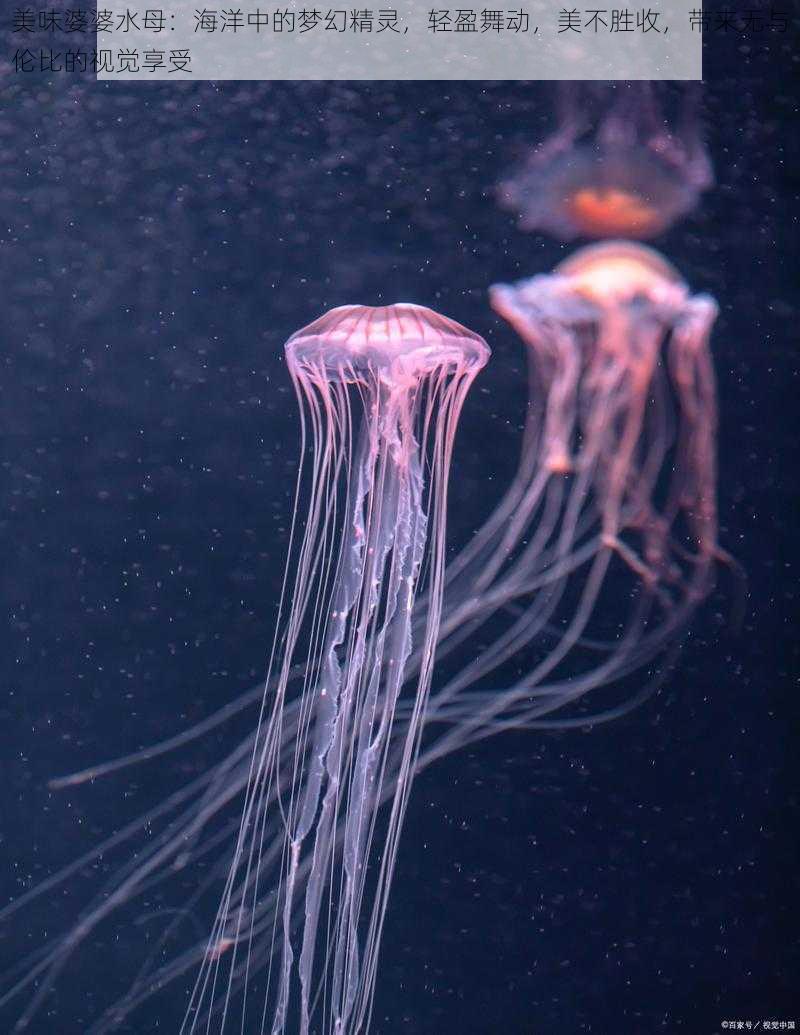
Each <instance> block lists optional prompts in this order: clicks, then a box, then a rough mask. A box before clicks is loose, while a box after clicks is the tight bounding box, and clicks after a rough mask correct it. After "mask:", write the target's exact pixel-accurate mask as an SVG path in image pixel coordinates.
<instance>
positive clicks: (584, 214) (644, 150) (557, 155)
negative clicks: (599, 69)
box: [498, 82, 712, 241]
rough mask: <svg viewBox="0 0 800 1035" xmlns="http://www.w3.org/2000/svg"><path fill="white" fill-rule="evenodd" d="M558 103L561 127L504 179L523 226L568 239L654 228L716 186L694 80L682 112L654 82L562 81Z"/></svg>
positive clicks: (502, 193)
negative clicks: (671, 114)
mask: <svg viewBox="0 0 800 1035" xmlns="http://www.w3.org/2000/svg"><path fill="white" fill-rule="evenodd" d="M558 107H559V127H558V129H557V130H556V132H555V133H553V134H552V136H550V137H549V138H547V139H546V140H545V141H544V142H543V143H542V144H541V145H540V146H539V147H538V148H536V149H535V150H534V151H533V153H532V154H531V155H530V157H529V158H528V159H527V161H526V162H525V164H524V165H523V166H522V167H521V168H519V169H518V170H517V171H516V172H515V173H514V174H513V175H512V176H511V177H510V178H509V179H508V180H506V181H505V182H503V183H502V184H500V186H499V188H498V195H499V200H500V203H501V204H502V205H504V206H505V207H506V208H510V209H512V210H513V211H515V212H518V213H519V217H520V219H519V223H520V226H521V227H522V228H523V229H524V230H543V231H544V232H546V233H549V234H552V235H553V236H554V237H558V238H560V239H561V240H565V241H568V240H571V239H573V238H575V237H595V238H602V237H627V238H636V239H646V238H650V237H655V236H657V235H658V234H660V233H662V232H663V231H664V230H666V229H668V228H669V227H670V226H671V225H672V224H673V223H674V222H676V220H678V219H679V218H681V217H682V216H684V215H686V214H687V213H688V212H690V211H691V210H692V209H693V208H694V207H695V204H696V202H697V198H698V196H699V195H700V193H701V192H702V191H704V190H706V189H707V188H708V187H709V186H711V183H712V172H711V163H710V161H709V158H708V154H707V151H706V148H705V145H704V143H703V140H702V136H701V133H700V122H699V118H698V115H697V93H696V91H695V90H694V89H693V88H689V89H688V90H687V91H686V92H685V93H684V94H683V96H682V97H681V98H680V101H679V111H678V113H677V115H676V117H675V119H674V120H669V119H668V118H667V117H666V115H665V110H666V108H667V98H666V97H664V96H662V95H659V94H657V93H656V87H655V86H654V84H653V83H647V82H641V83H624V84H616V85H614V86H609V87H605V88H603V87H598V86H597V85H596V84H589V83H584V84H577V83H569V84H564V85H563V86H562V88H561V92H560V94H559V106H558Z"/></svg>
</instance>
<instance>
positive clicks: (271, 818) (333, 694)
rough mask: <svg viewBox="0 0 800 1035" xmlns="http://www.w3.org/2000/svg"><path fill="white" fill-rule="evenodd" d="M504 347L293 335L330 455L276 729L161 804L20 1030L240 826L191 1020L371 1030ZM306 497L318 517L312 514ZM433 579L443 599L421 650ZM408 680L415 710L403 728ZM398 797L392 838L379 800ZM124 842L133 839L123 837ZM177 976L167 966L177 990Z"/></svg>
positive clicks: (295, 356) (42, 972) (322, 465)
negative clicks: (480, 401) (474, 412)
mask: <svg viewBox="0 0 800 1035" xmlns="http://www.w3.org/2000/svg"><path fill="white" fill-rule="evenodd" d="M488 356H489V349H488V347H487V345H486V344H485V342H484V341H483V339H482V338H480V337H479V336H478V335H477V334H473V333H472V332H471V331H469V330H467V329H466V328H464V327H462V326H460V325H459V324H457V323H455V322H453V321H452V320H448V319H446V318H445V317H443V316H440V315H438V314H437V313H434V312H432V311H431V310H429V309H425V308H422V307H419V306H414V305H405V304H400V305H394V306H388V307H382V308H377V309H371V308H368V307H364V306H343V307H341V308H338V309H334V310H332V311H331V312H329V313H327V314H326V315H325V316H323V317H322V318H321V319H319V320H317V321H316V322H315V323H312V324H310V325H309V326H308V327H305V328H304V329H303V330H301V331H298V332H297V333H296V334H295V335H293V337H292V338H291V339H290V340H289V341H288V342H287V344H286V358H287V363H288V366H289V371H290V373H291V376H292V379H293V381H294V385H295V388H296V391H297V396H298V399H299V401H300V404H301V412H302V440H303V453H304V454H305V451H306V450H305V447H306V445H309V444H310V446H311V456H310V460H308V461H305V460H304V463H303V465H302V466H301V471H300V475H299V480H298V489H297V497H296V501H297V502H296V510H295V521H294V525H293V531H292V537H291V545H290V552H289V560H288V563H287V574H286V578H285V582H284V593H283V599H282V604H281V615H282V618H281V619H279V633H278V634H276V639H275V643H274V645H273V650H272V660H271V662H270V672H269V675H268V677H267V685H268V687H269V691H268V692H266V693H265V694H264V697H263V702H262V706H261V714H260V718H259V721H258V727H257V731H256V734H255V736H254V737H252V738H249V739H248V741H247V742H246V744H245V745H244V746H243V747H240V748H239V749H238V750H237V751H235V752H233V753H232V755H231V756H229V758H228V759H226V760H225V761H224V763H223V764H222V765H221V766H220V767H217V768H215V769H214V770H213V771H212V772H211V773H210V774H207V777H204V778H203V779H201V780H199V781H195V782H194V784H193V785H190V786H189V788H186V789H184V790H183V792H181V793H179V794H178V795H177V796H173V797H172V798H171V799H169V800H168V802H167V803H165V810H156V813H155V814H151V817H150V820H151V821H153V820H157V819H158V818H159V817H160V816H161V815H163V814H164V811H166V812H169V811H170V809H172V808H175V806H180V808H179V811H178V818H177V820H175V821H173V822H172V823H171V825H169V826H168V827H167V829H165V830H163V831H162V832H161V835H160V836H157V837H155V838H154V840H153V841H152V842H151V843H150V844H147V845H144V846H143V851H142V853H141V854H139V855H138V857H137V859H136V860H135V863H134V864H133V865H131V866H128V867H126V868H124V869H123V871H122V872H121V874H120V876H119V880H118V881H117V883H116V885H115V886H114V887H113V889H112V890H111V892H110V893H107V894H105V895H103V896H102V898H101V899H100V900H98V901H97V902H96V903H95V904H94V905H93V906H91V907H90V908H89V910H88V911H87V912H86V913H85V914H84V915H83V916H82V917H81V919H80V920H79V922H78V924H77V925H76V927H75V928H74V929H73V930H72V931H71V932H69V933H68V934H67V935H66V936H65V937H64V938H63V939H61V940H59V941H57V942H56V943H55V944H54V945H48V947H47V950H46V951H45V952H43V953H39V954H37V956H36V957H34V959H33V960H31V961H28V966H27V967H26V969H25V970H24V971H23V973H22V976H21V978H20V980H19V981H18V982H17V986H16V988H12V993H13V992H14V991H18V990H19V989H20V985H23V986H24V985H28V984H29V983H31V982H32V981H37V980H38V981H39V982H40V984H39V988H38V990H37V991H36V994H35V995H34V997H33V1000H32V1002H31V1003H30V1004H29V1006H28V1009H27V1010H26V1012H25V1014H24V1015H23V1017H22V1019H21V1022H20V1024H19V1027H24V1026H25V1024H26V1023H27V1021H28V1020H29V1019H30V1018H31V1017H32V1016H33V1014H34V1013H35V1012H36V1010H37V1009H38V1008H39V1006H40V1005H41V1002H42V998H43V996H44V995H45V994H46V993H47V990H48V989H49V988H50V987H51V986H52V982H53V980H54V979H55V977H56V976H57V974H58V972H59V971H60V970H61V968H62V967H63V966H64V965H65V963H66V962H67V960H68V959H69V956H70V955H71V953H72V952H73V951H74V950H75V949H76V948H77V946H78V945H79V944H80V943H81V942H83V941H84V940H85V939H86V937H87V936H88V934H89V933H90V932H91V931H92V930H93V929H94V928H95V927H96V926H97V924H99V923H100V921H101V920H103V919H104V918H105V917H106V916H108V915H109V914H110V913H111V912H112V911H113V910H115V909H116V908H118V907H119V906H120V905H121V904H123V903H124V902H126V901H129V900H130V899H131V898H132V897H133V896H135V895H136V894H138V893H140V892H141V891H142V890H143V889H144V888H147V887H150V886H152V885H153V884H154V883H157V882H159V881H161V880H163V879H165V875H167V876H168V874H169V870H170V867H173V868H174V867H175V866H176V865H177V866H178V867H180V866H181V865H182V862H183V861H184V860H185V857H186V854H187V852H190V851H191V850H192V847H193V844H194V842H195V839H196V838H197V836H198V835H199V834H200V833H201V832H202V833H203V834H204V836H205V841H204V844H203V846H202V850H201V854H202V852H205V851H206V850H208V849H210V847H213V844H214V841H215V839H221V840H225V839H226V838H227V839H228V840H230V838H231V837H232V838H233V849H232V852H230V853H229V855H228V861H227V862H226V868H227V875H226V876H225V878H224V884H223V892H222V896H221V900H220V902H219V906H218V909H217V913H216V919H215V921H214V923H213V926H212V929H211V932H210V935H209V937H208V939H207V942H206V945H205V950H204V951H203V952H202V954H201V955H199V958H198V952H197V947H196V946H195V947H193V948H192V949H191V950H190V952H189V954H188V957H186V958H183V959H178V960H176V961H175V963H174V965H173V971H172V972H173V973H176V972H177V973H179V972H181V971H182V970H185V969H186V967H187V963H188V962H194V963H195V964H196V963H197V962H199V964H200V966H199V971H198V973H197V978H196V982H195V984H194V990H193V992H192V995H191V999H190V1002H189V1005H188V1008H187V1011H186V1016H185V1020H184V1023H183V1026H182V1028H181V1031H182V1032H187V1033H188V1032H195V1031H200V1030H202V1031H207V1030H209V1029H208V1027H207V1025H211V1024H212V1022H213V1026H214V1030H219V1031H224V1030H225V1031H226V1030H228V1027H226V1025H228V1026H229V1027H230V1029H231V1030H236V1031H240V1030H242V1031H248V1030H252V1031H255V1030H259V1031H263V1030H267V1031H269V1032H271V1033H272V1035H278V1033H280V1032H285V1031H292V1032H299V1033H308V1032H310V1031H311V1030H312V1028H313V1031H315V1032H319V1033H322V1032H326V1033H330V1035H333V1033H336V1035H345V1033H347V1032H355V1031H360V1030H362V1029H363V1027H364V1026H365V1023H366V1019H367V1018H368V1016H369V1013H370V1010H371V1003H372V996H373V990H374V985H375V977H376V965H377V956H378V947H379V943H380V938H381V931H382V928H383V922H384V916H385V912H386V906H387V900H388V895H389V888H390V884H391V879H392V873H393V870H394V863H395V855H396V851H397V845H398V838H399V836H400V830H401V827H402V823H403V816H404V814H405V811H406V805H407V802H408V796H409V792H410V788H411V781H412V778H413V775H414V771H415V767H416V762H417V755H418V751H419V742H420V732H421V729H422V722H423V717H424V714H425V710H426V703H427V698H428V692H429V689H430V685H431V675H432V665H433V654H434V649H435V645H436V641H437V638H438V625H439V619H440V613H441V598H442V588H443V578H444V556H445V554H444V547H445V544H444V536H445V521H446V512H447V479H448V471H449V467H450V458H451V453H452V448H453V438H454V435H455V432H456V426H457V422H458V418H459V414H460V411H461V407H462V404H463V402H464V399H465V396H466V394H467V392H468V390H469V387H470V385H471V383H472V381H473V379H474V378H475V376H476V374H477V373H478V371H479V370H480V369H481V367H482V366H483V365H484V364H485V363H486V360H487V359H488ZM306 494H307V497H308V506H307V511H306V513H305V517H302V516H301V515H300V514H299V512H298V509H297V507H299V501H300V500H302V499H303V498H304V497H305V495H306ZM423 578H424V579H425V582H424V585H425V586H426V594H427V595H426V599H427V607H426V612H425V619H424V623H423V625H422V627H421V628H419V629H418V630H417V632H418V637H419V638H418V639H417V640H416V641H415V642H414V644H413V648H412V614H413V610H414V602H415V599H416V597H417V594H418V592H419V590H420V586H421V584H422V583H421V580H422V579H423ZM412 649H415V650H416V664H415V668H414V673H413V677H412V678H409V667H408V666H409V658H410V656H411V654H412ZM295 663H299V665H298V667H297V668H295V667H294V666H295ZM295 675H297V676H299V678H296V679H294V680H293V676H295ZM290 684H291V699H290ZM401 693H405V694H406V695H407V698H406V699H407V702H408V703H407V705H406V707H405V709H404V719H403V722H402V728H401V729H398V728H397V726H396V721H395V712H396V710H397V708H398V703H399V700H400V695H401ZM390 755H391V758H392V766H391V785H390V786H389V785H388V784H387V782H386V779H387V759H388V758H389V757H390ZM79 779H80V778H78V779H74V780H73V781H71V782H78V781H79ZM242 792H243V796H244V803H243V808H242V810H241V814H240V819H239V821H238V822H236V824H235V827H234V826H233V825H232V824H231V822H230V818H229V819H228V821H226V822H225V823H223V824H222V827H221V830H220V829H219V828H214V829H212V828H211V825H210V824H211V820H212V818H214V817H219V816H220V815H221V814H224V812H225V806H226V805H227V803H228V802H229V801H230V799H231V797H232V796H235V795H239V794H241V793H242ZM386 799H388V800H389V804H388V815H387V816H386V818H385V819H384V821H383V822H382V824H381V840H380V846H379V851H375V850H373V836H374V833H375V824H376V814H377V810H378V807H379V806H380V804H381V803H382V802H383V801H385V800H386ZM125 837H126V832H125V831H123V832H122V835H121V839H122V840H124V839H125ZM209 842H211V845H210V846H209ZM114 843H120V836H119V835H118V837H117V838H116V839H112V841H111V842H110V843H107V844H106V845H105V846H103V848H101V851H103V850H105V851H108V850H109V849H110V848H112V847H113V845H114ZM368 874H369V879H368ZM215 876H216V877H217V879H218V878H219V877H220V876H221V873H220V871H219V868H218V867H217V870H216V872H215ZM62 877H63V874H62ZM201 890H202V888H201ZM265 946H266V947H267V948H266V949H265ZM273 957H274V965H273V966H271V967H270V966H269V964H270V962H271V961H272V959H273ZM260 967H264V968H265V969H264V972H263V973H262V972H260V971H259V968H260ZM148 977H149V975H148ZM166 977H168V975H167V974H165V973H160V974H159V976H158V981H157V982H156V984H158V983H163V981H164V979H165V978H166ZM257 982H260V984H261V991H260V994H258V995H256V994H254V993H253V991H252V987H253V985H254V984H255V983H257ZM152 988H153V982H152V980H144V978H143V977H142V975H140V978H139V980H138V982H136V983H134V986H133V987H132V988H131V990H130V992H129V994H128V996H127V997H126V998H125V999H124V1000H122V1001H120V1002H119V1003H117V1004H116V1006H115V1007H114V1008H113V1009H112V1011H111V1012H110V1013H109V1014H108V1015H106V1017H105V1018H104V1019H103V1020H102V1021H101V1022H100V1023H99V1025H98V1026H97V1028H96V1030H98V1031H101V1030H108V1029H109V1028H111V1027H113V1026H114V1025H115V1024H117V1023H119V1021H120V1020H121V1019H122V1018H123V1017H124V1016H126V1014H127V1013H128V1012H129V1010H130V1009H132V1007H133V1006H134V1005H135V1003H136V1002H137V1001H138V998H139V997H140V996H141V993H142V992H143V991H144V990H145V989H146V990H147V991H148V992H149V991H152ZM323 988H324V990H325V995H324V996H323V997H320V995H319V993H320V989H323ZM234 992H240V993H241V995H239V996H238V998H237V999H234V995H233V993H234ZM248 993H249V994H248ZM234 1013H235V1018H234Z"/></svg>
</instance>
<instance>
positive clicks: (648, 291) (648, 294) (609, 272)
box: [553, 241, 688, 305]
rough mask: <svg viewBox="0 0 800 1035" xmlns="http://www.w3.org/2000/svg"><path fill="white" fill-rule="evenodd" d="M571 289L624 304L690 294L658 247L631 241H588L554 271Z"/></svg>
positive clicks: (599, 300) (602, 300)
mask: <svg viewBox="0 0 800 1035" xmlns="http://www.w3.org/2000/svg"><path fill="white" fill-rule="evenodd" d="M553 273H554V275H555V276H556V277H564V278H565V280H566V281H567V282H568V287H567V290H569V291H575V292H577V293H578V294H579V295H581V296H582V297H583V298H586V299H588V300H589V301H590V302H594V303H595V304H597V305H621V304H626V303H630V302H632V301H633V300H634V299H635V298H649V299H653V300H656V301H661V302H665V303H668V302H670V301H671V302H672V303H673V304H676V305H677V304H680V303H682V302H683V301H685V299H686V298H687V296H688V288H687V287H686V285H685V284H684V283H683V280H682V279H681V276H680V274H679V273H678V271H677V269H676V268H675V267H674V266H673V265H672V263H670V262H669V261H668V260H667V259H665V258H664V256H663V255H661V254H660V253H659V252H657V251H656V250H655V249H654V248H648V247H646V246H645V245H642V244H631V243H630V242H629V241H603V242H602V243H600V244H594V245H587V246H586V247H584V248H581V249H579V250H578V251H577V252H575V253H574V254H573V255H570V256H568V257H567V258H566V259H564V260H563V261H562V262H560V263H559V264H558V265H557V266H556V267H555V269H554V271H553Z"/></svg>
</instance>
